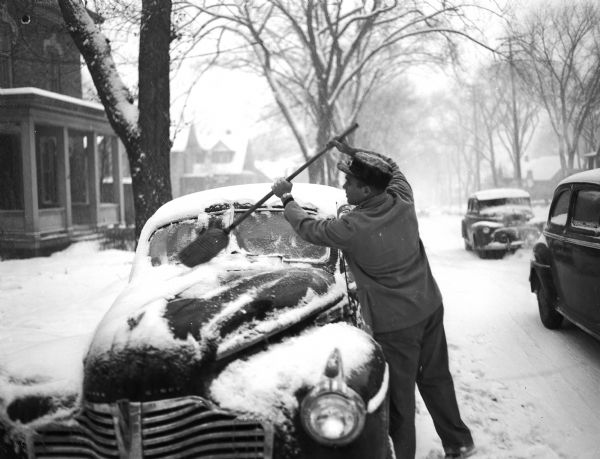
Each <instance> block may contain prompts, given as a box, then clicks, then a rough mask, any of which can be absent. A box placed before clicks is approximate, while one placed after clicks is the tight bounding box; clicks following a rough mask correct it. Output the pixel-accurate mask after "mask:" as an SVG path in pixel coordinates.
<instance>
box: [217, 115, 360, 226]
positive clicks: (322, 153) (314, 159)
mask: <svg viewBox="0 0 600 459" xmlns="http://www.w3.org/2000/svg"><path fill="white" fill-rule="evenodd" d="M356 128H358V123H354V124H353V125H352V126H350V127H349V128H348V129H346V130H345V131H344V132H342V133H341V134H340V135H338V136H337V137H334V138H333V140H337V141H338V142H339V141H341V140H343V139H344V137H346V136H347V135H349V134H351V133H352V132H354V131H355V130H356ZM331 148H333V145H331V142H328V143H327V145H326V146H325V148H323V149H322V150H321V151H320V152H318V153H317V154H316V155H314V156H313V157H312V158H310V159H309V160H308V161H306V162H305V163H304V164H303V165H302V166H300V167H299V168H298V169H296V170H295V171H294V172H292V174H291V175H290V176H289V177H287V178H286V180H287V181H288V182H291V181H292V179H293V178H294V177H296V176H297V175H298V174H299V173H300V172H302V171H303V170H304V169H306V168H307V167H308V166H310V165H311V164H312V163H314V162H315V161H316V160H317V159H319V158H320V157H321V156H323V155H324V154H325V153H327V152H328V151H329V150H331ZM274 194H275V193H273V191H270V192H269V193H267V194H266V195H265V196H264V197H263V198H262V199H261V200H260V201H258V202H257V203H256V204H254V205H253V206H252V207H250V208H249V209H248V210H247V211H246V212H244V213H243V214H242V215H240V216H239V217H238V218H236V219H235V220H234V221H233V223H232V224H231V225H229V227H228V228H226V229H225V232H226V233H229V232H230V231H231V230H232V229H233V228H235V227H236V226H237V225H239V224H240V223H242V221H244V220H245V219H246V218H248V216H249V215H250V214H251V213H252V212H254V211H255V210H256V209H258V208H259V207H260V206H262V205H263V204H264V203H265V202H267V200H268V199H269V198H270V197H271V196H273V195H274Z"/></svg>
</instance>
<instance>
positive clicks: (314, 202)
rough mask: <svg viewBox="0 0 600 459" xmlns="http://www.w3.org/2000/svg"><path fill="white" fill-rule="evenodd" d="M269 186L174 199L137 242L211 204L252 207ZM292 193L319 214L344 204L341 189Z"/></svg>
mask: <svg viewBox="0 0 600 459" xmlns="http://www.w3.org/2000/svg"><path fill="white" fill-rule="evenodd" d="M271 185H272V183H253V184H247V185H235V186H228V187H222V188H213V189H211V190H205V191H198V192H196V193H191V194H187V195H185V196H181V197H179V198H175V199H173V200H172V201H169V202H167V203H166V204H164V205H163V206H161V207H160V208H159V209H158V210H157V211H156V212H155V214H154V215H153V216H152V217H150V218H149V219H148V221H147V222H146V225H145V226H144V230H143V231H142V234H141V236H140V242H141V241H147V240H148V238H149V237H150V235H151V233H152V232H153V231H154V229H155V228H157V227H161V226H164V225H167V224H169V223H171V222H173V221H177V220H182V219H185V218H192V217H197V216H198V215H199V214H200V213H202V212H204V211H205V209H206V208H207V207H209V206H211V205H213V204H217V203H233V202H236V201H237V202H248V203H252V204H254V203H255V202H257V201H258V200H260V199H261V198H263V197H264V196H265V195H266V194H267V193H269V192H270V191H271ZM292 194H293V195H294V198H295V200H296V201H297V202H298V203H299V204H300V205H303V206H311V207H316V208H317V209H319V211H321V212H323V213H325V214H329V215H335V214H336V212H337V208H338V206H340V205H341V204H344V203H345V202H346V196H345V193H344V191H343V190H342V189H339V188H334V187H331V186H326V185H316V184H313V183H296V184H294V185H293V188H292ZM265 205H266V206H268V205H281V201H280V199H279V198H278V197H276V196H272V197H271V198H269V199H268V200H267V202H266V203H265Z"/></svg>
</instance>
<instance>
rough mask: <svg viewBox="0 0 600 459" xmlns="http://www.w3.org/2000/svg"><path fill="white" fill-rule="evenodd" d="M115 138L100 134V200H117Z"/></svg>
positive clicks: (98, 138) (97, 140) (97, 139)
mask: <svg viewBox="0 0 600 459" xmlns="http://www.w3.org/2000/svg"><path fill="white" fill-rule="evenodd" d="M113 140H114V137H110V136H103V135H100V136H98V137H97V138H96V144H97V146H98V161H99V163H100V164H99V165H98V171H99V174H100V202H115V187H114V179H113Z"/></svg>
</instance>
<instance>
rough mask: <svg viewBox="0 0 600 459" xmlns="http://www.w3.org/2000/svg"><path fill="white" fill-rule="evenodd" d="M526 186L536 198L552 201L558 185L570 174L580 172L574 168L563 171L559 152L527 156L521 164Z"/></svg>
mask: <svg viewBox="0 0 600 459" xmlns="http://www.w3.org/2000/svg"><path fill="white" fill-rule="evenodd" d="M521 171H522V173H523V184H524V188H525V189H527V191H529V193H530V195H531V198H532V199H534V200H544V201H548V202H549V201H550V200H551V199H552V195H553V194H554V189H555V188H556V185H558V183H559V182H560V181H561V180H562V179H563V178H565V177H566V176H568V175H571V174H574V173H575V172H578V169H574V170H572V171H570V172H567V173H565V172H563V170H562V168H561V165H560V158H559V157H558V155H557V154H553V155H547V156H539V157H536V158H529V157H527V156H525V157H524V158H523V163H522V166H521Z"/></svg>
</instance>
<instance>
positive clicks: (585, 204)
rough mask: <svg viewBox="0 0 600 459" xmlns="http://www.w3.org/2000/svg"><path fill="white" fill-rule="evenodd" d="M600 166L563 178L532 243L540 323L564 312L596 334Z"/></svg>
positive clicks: (550, 324) (599, 319)
mask: <svg viewBox="0 0 600 459" xmlns="http://www.w3.org/2000/svg"><path fill="white" fill-rule="evenodd" d="M599 280H600V169H594V170H590V171H586V172H580V173H577V174H574V175H572V176H570V177H567V178H565V179H564V180H562V181H561V182H560V183H559V184H558V185H557V187H556V190H555V191H554V196H553V198H552V204H551V205H550V210H549V213H548V221H547V223H546V227H545V229H544V233H543V235H542V237H541V238H540V240H539V241H538V242H537V243H536V244H535V246H534V247H533V259H532V260H531V270H530V274H529V282H530V285H531V291H532V292H534V293H535V294H536V296H537V301H538V308H539V313H540V319H541V321H542V323H543V324H544V326H546V327H547V328H550V329H557V328H559V327H560V326H561V324H562V322H563V317H567V318H568V319H569V320H570V321H571V322H573V323H575V324H576V325H578V326H579V327H580V328H582V329H583V330H585V331H587V332H589V333H590V334H592V335H593V336H595V337H596V338H598V339H600V281H599Z"/></svg>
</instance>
